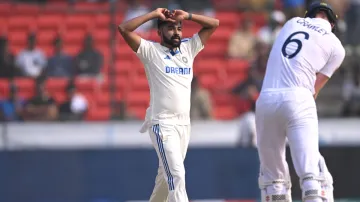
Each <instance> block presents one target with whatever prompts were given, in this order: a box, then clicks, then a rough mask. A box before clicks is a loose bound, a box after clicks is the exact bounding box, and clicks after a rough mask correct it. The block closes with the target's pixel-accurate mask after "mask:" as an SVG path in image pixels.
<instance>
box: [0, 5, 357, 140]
mask: <svg viewBox="0 0 360 202" xmlns="http://www.w3.org/2000/svg"><path fill="white" fill-rule="evenodd" d="M48 1H51V0H34V2H37V3H40V2H42V3H44V2H45V3H46V2H48ZM26 2H30V0H27V1H26ZM68 2H69V3H76V2H77V0H69V1H68ZM88 2H94V3H97V2H104V1H101V0H88ZM144 2H145V1H139V0H133V1H128V2H127V3H128V5H129V7H128V10H127V12H126V13H125V20H128V19H131V18H134V17H136V16H139V15H142V14H145V13H147V12H149V11H151V10H152V9H153V8H155V7H167V8H169V9H184V10H187V11H190V12H202V13H203V14H205V15H209V16H215V15H216V9H219V8H218V7H216V8H215V6H214V1H211V0H198V1H192V0H156V1H155V0H154V1H151V3H150V4H149V2H146V3H144ZM233 2H235V3H236V6H234V5H233V6H232V9H238V10H239V12H244V13H246V12H247V11H254V10H255V11H257V10H261V11H266V12H267V13H268V18H267V23H266V24H265V25H264V26H263V27H260V28H258V27H255V26H254V24H255V22H254V21H253V19H252V18H251V17H250V16H247V15H245V20H241V21H239V25H238V27H237V29H236V30H235V31H234V33H232V35H231V37H230V39H229V40H228V48H227V54H226V57H227V58H228V59H231V60H237V59H238V60H246V61H248V63H249V64H251V65H250V68H249V71H248V76H247V78H246V79H239V83H238V84H237V85H235V86H233V87H232V89H230V90H229V92H227V93H230V94H232V95H234V96H238V97H240V98H241V99H245V100H248V101H249V102H250V103H251V105H252V107H250V108H249V110H248V111H247V112H246V113H244V114H242V115H241V116H240V117H239V119H240V123H241V125H242V126H244V127H241V128H242V130H244V131H245V132H244V131H243V132H242V133H247V134H249V135H248V136H242V137H243V138H242V139H241V140H240V142H242V143H241V144H245V145H251V144H252V145H255V144H256V143H255V141H254V138H253V137H254V135H252V134H253V133H254V130H255V129H254V123H253V119H254V118H253V115H254V114H253V113H254V109H255V100H256V99H257V96H258V94H259V91H260V90H261V84H262V79H263V76H264V73H265V70H266V62H267V57H268V55H269V51H270V49H271V45H272V43H273V42H274V40H275V39H276V37H277V34H278V32H279V31H280V29H281V28H282V26H283V25H284V23H286V21H287V19H289V18H292V17H295V16H303V15H304V13H305V8H306V6H307V5H308V4H310V3H311V2H312V1H311V0H234V1H233ZM328 2H329V3H331V4H332V5H333V7H334V10H335V11H336V12H337V14H338V16H339V22H338V25H337V30H336V34H337V35H338V37H339V38H340V39H341V41H342V42H343V44H344V46H345V47H346V50H347V57H346V61H345V63H344V65H343V67H342V68H341V69H340V70H339V72H338V73H337V76H336V78H337V77H338V78H340V79H336V78H334V79H333V80H336V82H337V83H336V85H337V86H341V91H340V94H341V95H342V96H339V98H338V99H340V101H341V113H340V114H339V115H340V116H344V117H345V116H360V106H359V104H358V103H359V102H358V101H359V100H360V67H359V64H360V63H359V61H358V60H359V59H358V58H360V57H358V55H360V46H359V45H360V38H359V37H357V36H358V35H359V34H360V0H342V1H339V0H328ZM151 6H152V7H151ZM224 9H229V8H224ZM154 26H155V25H154V24H153V22H151V21H150V22H148V23H146V24H144V25H142V26H141V27H139V28H138V29H137V30H136V31H137V32H138V33H140V34H143V35H146V34H147V33H148V32H149V30H151V29H152V28H154ZM36 39H37V36H36V33H29V35H28V39H27V47H24V49H23V51H21V52H20V53H19V54H17V55H14V54H13V53H11V52H10V51H9V49H8V40H7V36H2V37H1V38H0V66H1V68H0V77H1V78H15V77H18V76H21V77H30V78H33V79H34V80H36V89H35V92H36V95H35V96H34V97H33V98H32V99H30V100H23V99H22V98H20V97H18V96H17V94H16V91H17V90H16V87H15V85H10V86H9V88H10V89H11V96H10V97H9V98H6V99H5V98H4V99H3V100H1V102H0V113H1V118H2V120H8V121H12V120H25V121H26V120H44V121H45V120H48V121H50V120H67V119H70V120H81V119H83V117H84V115H85V114H86V111H87V107H88V104H87V103H88V102H87V100H86V98H85V97H84V96H82V95H81V94H80V93H78V92H77V90H76V86H75V85H74V79H75V78H79V77H84V78H87V77H91V78H101V73H100V72H101V68H102V66H103V63H104V62H103V55H102V53H101V52H100V51H98V50H97V49H96V48H95V47H94V45H93V39H92V36H91V34H88V35H86V36H85V38H84V42H83V49H82V50H81V51H80V52H79V53H78V54H77V55H67V54H66V53H65V52H63V51H62V38H61V36H60V35H59V36H57V37H56V38H54V40H53V47H54V54H53V55H52V56H51V57H49V58H47V57H46V56H45V54H44V52H43V51H42V50H41V49H39V48H37V46H36ZM51 77H67V78H71V79H70V81H69V84H68V87H67V90H66V91H67V94H68V98H67V101H66V102H64V103H60V104H56V103H55V102H54V99H53V98H52V97H51V96H50V95H49V94H48V93H47V92H46V90H45V89H44V87H43V85H44V82H45V81H46V79H48V78H51ZM192 87H193V91H192V100H191V102H192V107H191V117H192V119H193V120H207V119H212V118H213V117H214V116H213V107H212V99H211V96H210V92H208V90H207V89H204V88H202V87H201V85H199V81H198V78H197V75H195V77H194V80H193V86H192ZM119 106H121V105H119ZM120 108H121V107H120ZM120 108H119V110H120Z"/></svg>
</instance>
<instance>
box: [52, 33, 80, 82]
mask: <svg viewBox="0 0 360 202" xmlns="http://www.w3.org/2000/svg"><path fill="white" fill-rule="evenodd" d="M54 52H55V53H54V55H53V56H52V57H50V58H49V61H48V64H47V67H46V75H47V76H48V77H67V78H70V77H72V76H73V73H74V66H73V65H74V64H73V58H72V57H71V56H69V55H67V54H66V53H64V52H63V51H62V40H61V38H60V36H58V37H56V38H55V40H54Z"/></svg>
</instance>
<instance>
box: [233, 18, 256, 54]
mask: <svg viewBox="0 0 360 202" xmlns="http://www.w3.org/2000/svg"><path fill="white" fill-rule="evenodd" d="M255 42H256V40H255V36H254V33H253V22H252V21H251V20H250V19H244V20H242V21H241V24H240V26H239V28H238V29H237V30H236V31H235V32H234V33H233V34H232V36H231V38H230V40H229V44H228V53H227V54H228V57H230V58H235V59H245V60H251V59H252V58H253V56H254V46H255Z"/></svg>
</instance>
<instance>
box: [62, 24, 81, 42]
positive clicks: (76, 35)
mask: <svg viewBox="0 0 360 202" xmlns="http://www.w3.org/2000/svg"><path fill="white" fill-rule="evenodd" d="M85 34H86V31H85V30H84V29H81V28H79V29H70V30H67V31H66V32H65V33H63V40H64V43H65V44H79V45H80V44H82V42H83V41H84V37H85Z"/></svg>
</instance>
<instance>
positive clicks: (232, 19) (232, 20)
mask: <svg viewBox="0 0 360 202" xmlns="http://www.w3.org/2000/svg"><path fill="white" fill-rule="evenodd" d="M216 18H218V19H219V20H220V23H221V27H228V28H235V27H236V26H238V24H239V22H240V21H241V15H240V14H239V13H238V12H229V11H226V12H217V13H216Z"/></svg>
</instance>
